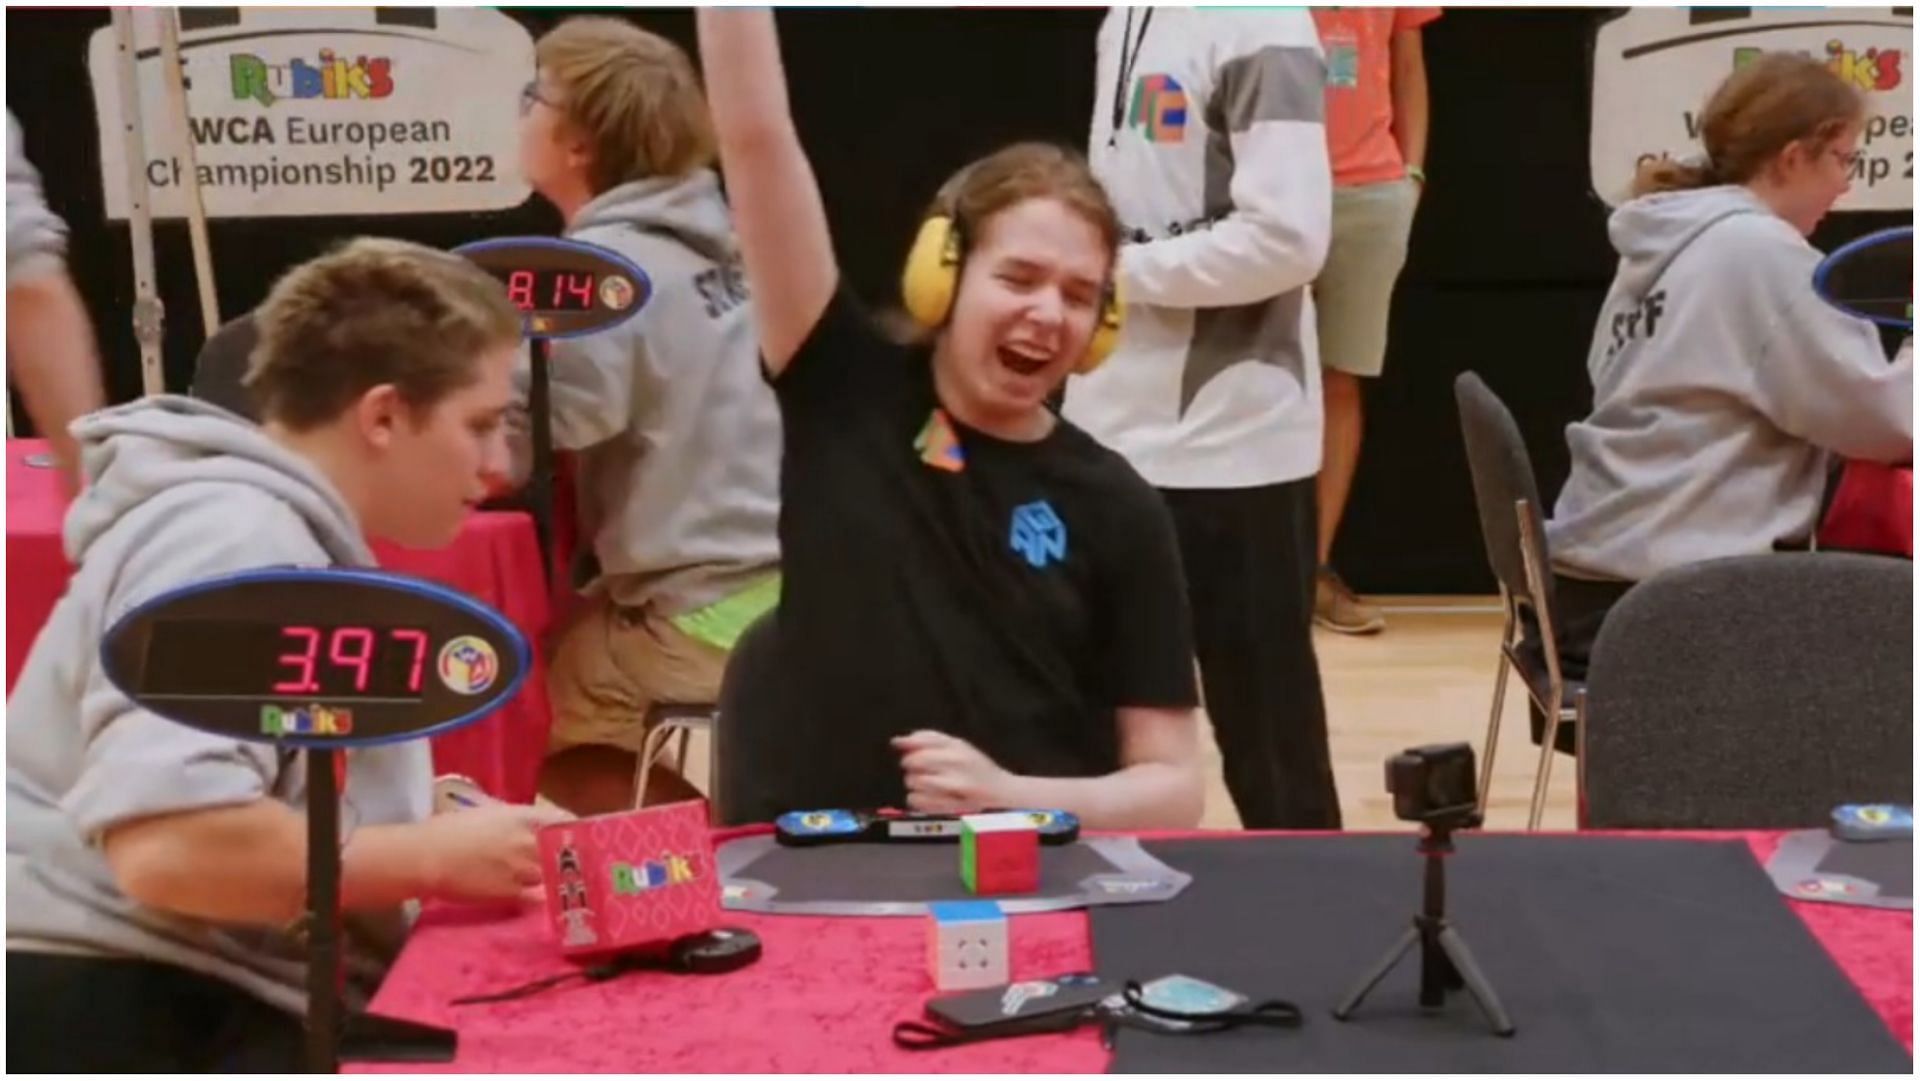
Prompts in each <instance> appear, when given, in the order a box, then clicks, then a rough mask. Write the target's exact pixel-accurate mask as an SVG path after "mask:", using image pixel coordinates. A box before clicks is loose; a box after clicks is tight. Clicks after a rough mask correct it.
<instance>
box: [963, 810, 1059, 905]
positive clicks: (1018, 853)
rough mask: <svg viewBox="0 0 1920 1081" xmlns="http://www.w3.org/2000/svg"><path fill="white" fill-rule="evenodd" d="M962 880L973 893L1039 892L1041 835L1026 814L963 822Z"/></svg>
mask: <svg viewBox="0 0 1920 1081" xmlns="http://www.w3.org/2000/svg"><path fill="white" fill-rule="evenodd" d="M960 878H961V880H962V881H964V882H966V884H967V889H968V890H969V891H971V892H973V893H982V894H985V893H1032V892H1033V891H1035V890H1037V889H1039V888H1040V831H1039V830H1037V829H1035V828H1034V824H1033V819H1032V818H1031V817H1029V816H1027V815H1024V814H981V815H964V816H962V817H961V819H960Z"/></svg>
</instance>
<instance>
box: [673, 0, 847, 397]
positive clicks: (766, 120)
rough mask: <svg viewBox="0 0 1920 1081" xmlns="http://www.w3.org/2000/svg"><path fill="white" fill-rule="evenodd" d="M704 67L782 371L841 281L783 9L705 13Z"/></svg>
mask: <svg viewBox="0 0 1920 1081" xmlns="http://www.w3.org/2000/svg"><path fill="white" fill-rule="evenodd" d="M698 20H699V32H700V63H701V66H702V67H703V68H704V69H705V75H706V81H707V98H708V102H709V103H710V105H711V107H712V109H713V123H714V129H715V131H716V133H717V134H718V136H719V142H720V168H721V171H722V172H723V173H724V174H725V176H726V180H727V198H728V202H729V203H730V204H731V205H732V207H733V216H734V225H735V228H737V229H738V230H739V233H740V247H741V253H742V256H743V257H744V259H745V262H746V265H747V281H748V284H749V285H750V286H751V288H752V290H753V304H754V313H755V316H756V318H757V320H758V322H759V327H760V352H761V355H762V357H763V358H764V361H765V363H766V366H767V370H768V371H769V372H770V373H772V374H773V375H776V376H777V375H779V374H780V373H781V372H782V371H784V370H785V369H786V366H787V362H788V361H790V360H792V359H793V355H794V353H795V352H796V351H798V350H799V348H800V345H801V343H802V342H804V341H805V340H806V338H807V335H808V333H809V332H811V331H812V330H813V327H814V324H815V323H817V322H819V319H820V314H821V313H822V312H823V311H825V310H826V307H827V302H828V301H829V300H831V299H832V297H833V290H834V288H835V287H836V286H837V284H838V282H839V276H840V271H839V267H838V266H837V265H835V263H834V258H833V237H832V236H831V234H830V233H829V232H828V231H827V210H826V206H825V204H823V203H822V202H821V199H820V186H819V184H818V183H817V182H816V181H815V180H814V176H813V166H812V165H811V164H810V163H809V162H808V161H807V154H806V151H805V150H803V149H802V148H801V146H800V133H799V132H798V131H796V130H794V126H793V114H792V112H791V111H790V110H789V108H788V106H787V77H786V71H785V69H784V68H783V67H782V66H781V63H780V38H779V34H778V33H777V32H776V31H775V29H774V22H773V12H772V11H770V10H767V9H764V8H725V9H715V8H701V9H700V11H699V15H698Z"/></svg>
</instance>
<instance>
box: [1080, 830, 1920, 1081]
mask: <svg viewBox="0 0 1920 1081" xmlns="http://www.w3.org/2000/svg"><path fill="white" fill-rule="evenodd" d="M1146 847H1147V850H1148V851H1149V852H1150V853H1152V854H1153V855H1155V856H1157V857H1159V858H1160V859H1161V860H1163V861H1164V862H1166V863H1167V864H1169V865H1170V866H1172V867H1174V868H1175V869H1177V870H1181V871H1186V872H1188V873H1190V874H1192V875H1193V876H1194V880H1193V882H1192V883H1190V884H1189V885H1188V886H1187V888H1186V890H1185V891H1183V892H1182V894H1181V895H1180V896H1179V897H1178V898H1175V899H1174V900H1172V901H1169V902H1167V903H1165V904H1159V905H1150V906H1144V907H1140V908H1099V909H1093V910H1091V911H1090V912H1089V913H1088V917H1089V919H1090V921H1091V923H1092V928H1093V947H1094V958H1095V962H1096V964H1097V966H1098V968H1099V971H1100V972H1101V974H1103V975H1105V976H1108V977H1111V978H1116V979H1124V978H1129V977H1131V978H1137V979H1142V980H1145V979H1151V978H1153V977H1156V976H1160V975H1163V974H1166V973H1171V972H1181V973H1185V974H1187V975H1190V976H1196V977H1199V978H1202V979H1207V980H1212V981H1214V982H1216V983H1220V984H1222V985H1224V986H1227V987H1230V988H1233V989H1234V990H1237V991H1240V992H1242V993H1245V994H1248V995H1251V996H1252V997H1254V998H1256V999H1258V998H1267V997H1279V998H1285V999H1291V1000H1292V1001H1294V1002H1296V1003H1298V1004H1299V1005H1300V1006H1301V1008H1302V1009H1303V1010H1305V1011H1306V1014H1307V1023H1306V1025H1305V1026H1304V1027H1303V1028H1300V1029H1296V1030H1292V1031H1285V1030H1282V1031H1271V1030H1260V1029H1241V1030H1236V1031H1232V1032H1227V1033H1221V1034H1218V1035H1210V1036H1202V1037H1193V1036H1189V1037H1173V1036H1164V1035H1155V1034H1150V1033H1143V1032H1136V1031H1132V1030H1122V1031H1121V1032H1120V1033H1118V1035H1117V1038H1116V1043H1115V1055H1114V1061H1113V1070H1114V1072H1117V1073H1152V1072H1167V1073H1189V1072H1206V1073H1236V1072H1296V1071H1325V1072H1350V1071H1376V1072H1386V1073H1395V1072H1406V1073H1426V1072H1513V1071H1540V1072H1548V1073H1553V1072H1567V1071H1579V1072H1676V1073H1691V1072H1759V1073H1774V1072H1810V1073H1827V1072H1840V1073H1878V1072H1898V1073H1910V1072H1911V1070H1912V1065H1913V1062H1912V1057H1911V1056H1910V1055H1909V1054H1908V1053H1907V1052H1906V1050H1905V1049H1904V1048H1903V1047H1902V1046H1901V1045H1900V1043H1899V1042H1898V1041H1897V1040H1896V1039H1895V1038H1894V1037H1893V1035H1892V1033H1891V1032H1889V1031H1888V1029H1887V1027H1886V1025H1885V1024H1884V1023H1883V1022H1882V1021H1881V1019H1880V1017H1879V1015H1878V1014H1876V1013H1875V1012H1874V1011H1873V1009H1872V1008H1871V1007H1870V1006H1868V1005H1867V1003H1866V1001H1865V1000H1864V999H1863V998H1862V997H1861V995H1860V993H1859V991H1858V990H1856V989H1855V988H1854V987H1853V985H1852V983H1851V982H1850V981H1849V980H1848V979H1847V977H1846V975H1845V973H1843V972H1842V971H1841V970H1840V968H1839V966H1838V965H1836V964H1835V963H1834V961H1833V959H1832V958H1831V957H1830V956H1829V955H1828V954H1827V952H1826V950H1825V949H1824V948H1823V947H1822V946H1821V945H1820V944H1819V942H1818V941H1817V940H1816V939H1815V938H1814V937H1813V935H1812V933H1811V932H1809V931H1808V930H1807V929H1806V926H1805V925H1804V924H1803V923H1802V922H1801V921H1800V919H1799V917H1798V916H1796V915H1795V914H1794V913H1793V912H1792V911H1791V910H1790V909H1789V908H1788V906H1787V904H1786V902H1785V900H1784V899H1783V898H1781V897H1780V896H1779V894H1778V893H1777V892H1775V890H1774V887H1773V883H1772V881H1771V880H1770V879H1769V878H1768V876H1767V874H1766V873H1765V872H1764V871H1763V870H1762V869H1761V867H1760V865H1759V864H1758V862H1756V861H1755V860H1754V858H1753V855H1752V852H1751V850H1750V849H1749V848H1748V847H1747V846H1746V845H1745V844H1743V843H1741V842H1738V841H1729V842H1714V841H1670V840H1640V839H1629V838H1607V837H1502V836H1491V837H1489V836H1465V837H1462V838H1460V840H1459V850H1458V852H1457V853H1456V854H1455V855H1453V856H1451V857H1449V858H1448V860H1447V871H1448V882H1447V887H1448V915H1449V917H1450V918H1451V920H1452V922H1453V925H1454V927H1455V928H1456V930H1458V931H1459V932H1460V933H1461V934H1462V935H1463V936H1464V937H1465V938H1466V940H1467V943H1468V945H1469V946H1470V947H1471V948H1472V950H1473V953H1474V955H1475V957H1476V959H1477V960H1478V961H1479V963H1480V967H1481V969H1482V971H1484V972H1485V973H1486V975H1487V977H1488V979H1489V980H1490V981H1491V982H1492V984H1493V985H1494V988H1495V990H1496V991H1497V992H1498V993H1499V995H1500V997H1501V1001H1502V1002H1503V1003H1504V1004H1505V1006H1506V1008H1507V1012H1508V1013H1509V1015H1511V1017H1512V1018H1513V1022H1514V1024H1515V1025H1516V1026H1517V1027H1518V1030H1519V1031H1518V1034H1517V1035H1516V1036H1514V1037H1513V1038H1512V1039H1501V1038H1499V1037H1496V1036H1494V1035H1492V1034H1491V1032H1489V1030H1488V1029H1487V1027H1486V1022H1485V1020H1484V1018H1483V1017H1482V1015H1481V1014H1480V1011H1479V1009H1478V1008H1477V1007H1476V1006H1475V1005H1474V1003H1473V1000H1472V999H1471V998H1470V997H1469V996H1468V995H1467V994H1466V992H1465V991H1459V992H1454V993H1453V994H1451V995H1450V996H1449V999H1448V1003H1447V1006H1446V1008H1445V1009H1444V1010H1443V1011H1441V1012H1440V1013H1439V1014H1438V1015H1435V1016H1426V1015H1423V1014H1421V1012H1420V1010H1419V1006H1418V1003H1417V1001H1416V996H1417V993H1418V978H1419V951H1418V948H1417V947H1416V949H1415V950H1414V951H1412V952H1411V953H1410V954H1409V955H1408V957H1407V959H1406V960H1404V961H1402V962H1401V964H1400V966H1399V967H1398V968H1396V969H1395V970H1394V972H1393V973H1392V974H1391V975H1389V976H1388V977H1387V978H1386V980H1385V981H1384V982H1383V983H1381V985H1380V986H1379V987H1377V988H1375V990H1374V991H1373V993H1372V994H1371V995H1370V996H1368V998H1367V1000H1366V1003H1365V1004H1364V1005H1363V1006H1362V1007H1361V1009H1360V1011H1359V1012H1358V1013H1357V1014H1356V1015H1355V1017H1354V1018H1353V1019H1352V1020H1351V1021H1348V1022H1340V1021H1336V1020H1334V1019H1333V1017H1332V1013H1331V1011H1332V1009H1333V1007H1334V1005H1335V1004H1336V1003H1338V1002H1339V1001H1340V1000H1341V999H1342V998H1344V997H1345V995H1346V993H1347V992H1348V990H1349V989H1350V988H1351V987H1352V986H1353V984H1354V983H1355V981H1357V980H1358V979H1359V978H1360V977H1361V976H1362V975H1363V974H1364V973H1365V972H1366V971H1367V970H1368V969H1369V968H1370V967H1371V966H1372V964H1373V963H1374V962H1375V961H1377V960H1378V959H1379V958H1380V957H1381V956H1382V955H1383V954H1384V953H1385V952H1386V951H1387V949H1388V948H1389V947H1391V946H1392V945H1393V944H1394V942H1395V941H1396V940H1397V939H1398V938H1399V937H1400V936H1401V934H1402V933H1403V932H1404V931H1406V930H1407V929H1408V927H1410V926H1411V920H1412V916H1413V914H1414V913H1415V912H1416V911H1417V910H1418V908H1419V905H1420V899H1421V881H1422V874H1423V863H1424V860H1423V858H1422V857H1421V856H1420V855H1419V854H1418V853H1417V851H1416V850H1415V847H1414V839H1413V838H1412V837H1411V836H1400V837H1391V836H1369V837H1362V836H1349V837H1326V838H1247V839H1239V840H1227V841H1167V842H1149V843H1148V844H1147V845H1146ZM1888 918H1889V919H1893V918H1895V917H1894V916H1893V915H1892V914H1891V913H1890V914H1889V915H1888Z"/></svg>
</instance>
